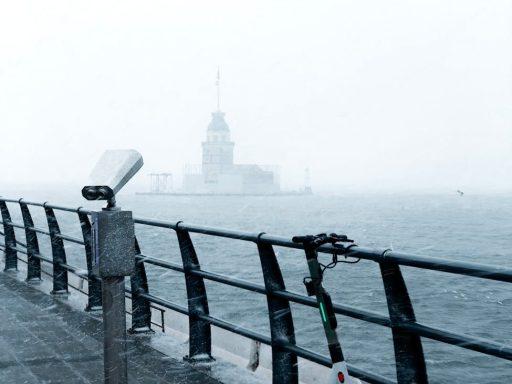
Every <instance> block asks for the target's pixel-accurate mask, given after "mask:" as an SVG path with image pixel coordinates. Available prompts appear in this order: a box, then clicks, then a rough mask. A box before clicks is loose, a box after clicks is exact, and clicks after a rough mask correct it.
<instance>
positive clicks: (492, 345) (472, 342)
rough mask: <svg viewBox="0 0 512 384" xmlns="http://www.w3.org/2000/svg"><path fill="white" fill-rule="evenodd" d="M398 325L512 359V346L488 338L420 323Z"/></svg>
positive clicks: (448, 342) (425, 335) (447, 341)
mask: <svg viewBox="0 0 512 384" xmlns="http://www.w3.org/2000/svg"><path fill="white" fill-rule="evenodd" d="M398 327H400V328H402V329H405V330H407V331H410V332H413V333H415V334H417V335H420V336H423V337H426V338H429V339H432V340H437V341H441V342H443V343H446V344H451V345H456V346H458V347H461V348H465V349H469V350H472V351H475V352H481V353H484V354H486V355H491V356H495V357H500V358H502V359H506V360H512V348H509V347H507V346H506V345H504V344H499V343H496V342H493V341H490V340H487V339H480V338H476V337H471V336H466V335H462V334H457V333H454V332H450V331H445V330H441V329H437V328H434V327H430V326H427V325H423V324H419V323H402V324H399V325H398Z"/></svg>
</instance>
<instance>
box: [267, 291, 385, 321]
mask: <svg viewBox="0 0 512 384" xmlns="http://www.w3.org/2000/svg"><path fill="white" fill-rule="evenodd" d="M271 294H272V295H274V296H276V297H280V298H283V299H287V300H290V301H292V302H294V303H298V304H303V305H307V306H309V307H314V308H318V302H317V301H316V300H314V299H313V298H310V297H307V296H303V295H301V294H298V293H294V292H290V291H273V292H272V293H271ZM333 305H334V311H335V312H336V313H337V314H340V315H345V316H348V317H352V318H354V319H358V320H363V321H367V322H369V323H373V324H378V325H382V326H385V327H388V328H389V327H391V321H390V320H389V318H387V317H386V316H384V315H381V314H379V313H376V312H370V311H366V310H364V309H359V308H354V307H350V306H348V305H341V304H336V303H334V304H333Z"/></svg>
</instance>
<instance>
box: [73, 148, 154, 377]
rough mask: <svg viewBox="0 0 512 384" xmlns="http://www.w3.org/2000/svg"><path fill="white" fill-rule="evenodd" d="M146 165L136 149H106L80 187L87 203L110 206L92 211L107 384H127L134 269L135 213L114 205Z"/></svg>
mask: <svg viewBox="0 0 512 384" xmlns="http://www.w3.org/2000/svg"><path fill="white" fill-rule="evenodd" d="M143 164H144V161H143V159H142V155H141V154H140V153H139V152H137V151H135V150H133V149H127V150H108V151H106V152H105V153H104V154H103V155H102V156H101V158H100V159H99V161H98V163H97V164H96V166H95V167H94V169H93V171H92V173H91V176H90V180H89V183H88V184H87V185H86V186H84V187H83V188H82V196H83V197H84V198H85V199H87V200H106V201H107V207H106V208H103V209H102V210H101V211H96V212H92V213H91V224H92V225H91V227H92V236H91V237H92V244H91V247H92V256H93V260H92V271H93V274H94V276H96V277H98V278H101V282H102V300H103V330H104V335H103V343H104V356H103V359H104V371H105V383H106V384H127V383H128V356H127V348H126V347H127V345H126V314H125V292H124V291H125V287H124V278H125V276H129V275H131V274H132V273H133V272H134V269H135V228H134V223H133V217H132V213H131V212H130V211H122V210H121V209H119V208H118V207H116V200H115V197H116V193H117V192H119V191H120V190H121V188H123V186H124V185H125V184H126V183H127V182H128V181H129V180H130V179H131V178H132V177H133V176H134V175H135V174H136V173H137V172H138V170H139V169H140V168H141V167H142V165H143Z"/></svg>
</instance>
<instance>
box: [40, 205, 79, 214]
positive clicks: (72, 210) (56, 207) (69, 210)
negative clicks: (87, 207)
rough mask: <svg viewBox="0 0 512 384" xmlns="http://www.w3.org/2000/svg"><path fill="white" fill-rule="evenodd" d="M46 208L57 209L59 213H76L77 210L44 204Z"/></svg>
mask: <svg viewBox="0 0 512 384" xmlns="http://www.w3.org/2000/svg"><path fill="white" fill-rule="evenodd" d="M43 206H44V207H46V208H51V209H56V210H57V211H65V212H73V213H76V210H77V208H73V207H64V206H62V205H55V204H48V203H44V205H43Z"/></svg>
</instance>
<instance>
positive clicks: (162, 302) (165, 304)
mask: <svg viewBox="0 0 512 384" xmlns="http://www.w3.org/2000/svg"><path fill="white" fill-rule="evenodd" d="M139 296H141V297H143V298H145V299H146V300H149V301H150V302H152V303H155V304H158V305H161V306H162V307H165V308H168V309H171V310H173V311H176V312H178V313H181V314H182V315H187V316H188V309H187V308H186V307H182V306H181V305H178V304H175V303H173V302H171V301H169V300H165V299H162V298H161V297H158V296H154V295H151V294H150V293H144V292H141V293H139Z"/></svg>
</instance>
